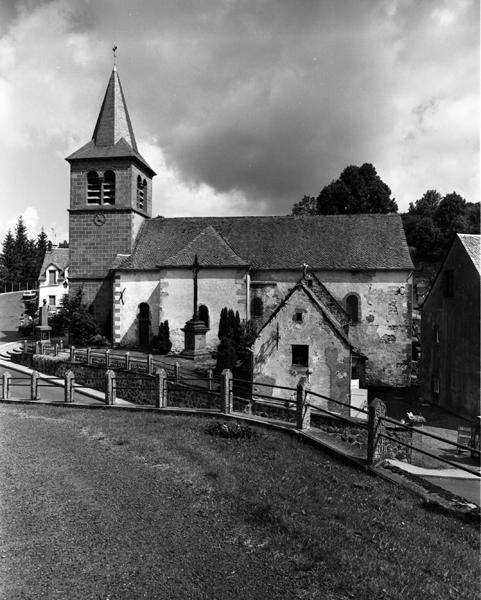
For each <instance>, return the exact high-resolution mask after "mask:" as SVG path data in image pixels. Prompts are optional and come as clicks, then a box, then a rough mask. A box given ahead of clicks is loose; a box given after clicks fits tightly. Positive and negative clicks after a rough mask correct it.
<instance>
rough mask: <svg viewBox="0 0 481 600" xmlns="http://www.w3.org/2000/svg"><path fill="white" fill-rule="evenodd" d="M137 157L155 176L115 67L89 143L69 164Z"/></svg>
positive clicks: (71, 158)
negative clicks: (139, 143) (139, 141)
mask: <svg viewBox="0 0 481 600" xmlns="http://www.w3.org/2000/svg"><path fill="white" fill-rule="evenodd" d="M112 157H115V158H126V157H130V158H135V159H137V160H139V161H140V162H141V163H142V164H143V165H144V166H146V167H147V168H148V169H149V171H151V172H152V174H155V173H154V171H153V170H152V168H151V167H150V166H149V164H148V163H147V161H146V160H145V159H144V158H143V157H142V156H141V154H140V153H139V151H138V148H137V142H136V140H135V135H134V130H133V127H132V122H131V120H130V115H129V111H128V109H127V103H126V102H125V96H124V92H123V90H122V85H121V83H120V78H119V76H118V73H117V70H116V68H115V67H114V69H113V71H112V74H111V75H110V79H109V83H108V85H107V90H106V92H105V96H104V100H103V102H102V106H101V108H100V113H99V116H98V118H97V123H96V125H95V128H94V132H93V135H92V139H91V140H90V142H88V143H87V144H85V145H84V146H82V147H81V148H80V149H79V150H77V151H75V152H74V153H72V154H71V155H70V156H68V157H67V160H68V161H71V160H79V159H89V158H112Z"/></svg>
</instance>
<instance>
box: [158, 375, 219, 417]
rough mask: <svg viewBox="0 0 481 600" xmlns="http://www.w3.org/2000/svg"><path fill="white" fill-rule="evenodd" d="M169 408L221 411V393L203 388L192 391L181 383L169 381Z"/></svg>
mask: <svg viewBox="0 0 481 600" xmlns="http://www.w3.org/2000/svg"><path fill="white" fill-rule="evenodd" d="M167 406H180V407H185V408H212V409H219V410H220V409H221V401H220V394H219V392H213V391H212V392H211V391H209V390H207V389H202V388H195V389H192V388H191V387H188V386H186V385H183V384H181V383H175V382H173V381H169V382H168V383H167Z"/></svg>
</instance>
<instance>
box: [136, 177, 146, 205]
mask: <svg viewBox="0 0 481 600" xmlns="http://www.w3.org/2000/svg"><path fill="white" fill-rule="evenodd" d="M146 195H147V181H146V180H145V179H144V180H143V181H142V177H141V176H140V175H138V176H137V208H138V209H140V210H144V208H145V200H146Z"/></svg>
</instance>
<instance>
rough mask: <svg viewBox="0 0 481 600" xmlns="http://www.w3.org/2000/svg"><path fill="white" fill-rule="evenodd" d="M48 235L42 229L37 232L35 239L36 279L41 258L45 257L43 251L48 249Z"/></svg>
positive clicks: (40, 265) (40, 266)
mask: <svg viewBox="0 0 481 600" xmlns="http://www.w3.org/2000/svg"><path fill="white" fill-rule="evenodd" d="M48 244H49V241H48V237H47V234H46V233H45V231H44V230H43V227H42V231H41V232H40V233H39V234H38V236H37V239H36V241H35V259H36V260H35V279H38V276H39V273H40V269H41V268H42V263H43V259H44V258H45V253H46V252H47V249H48Z"/></svg>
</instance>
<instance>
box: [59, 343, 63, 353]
mask: <svg viewBox="0 0 481 600" xmlns="http://www.w3.org/2000/svg"><path fill="white" fill-rule="evenodd" d="M58 346H59V350H60V352H63V340H60V341H59V343H58Z"/></svg>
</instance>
